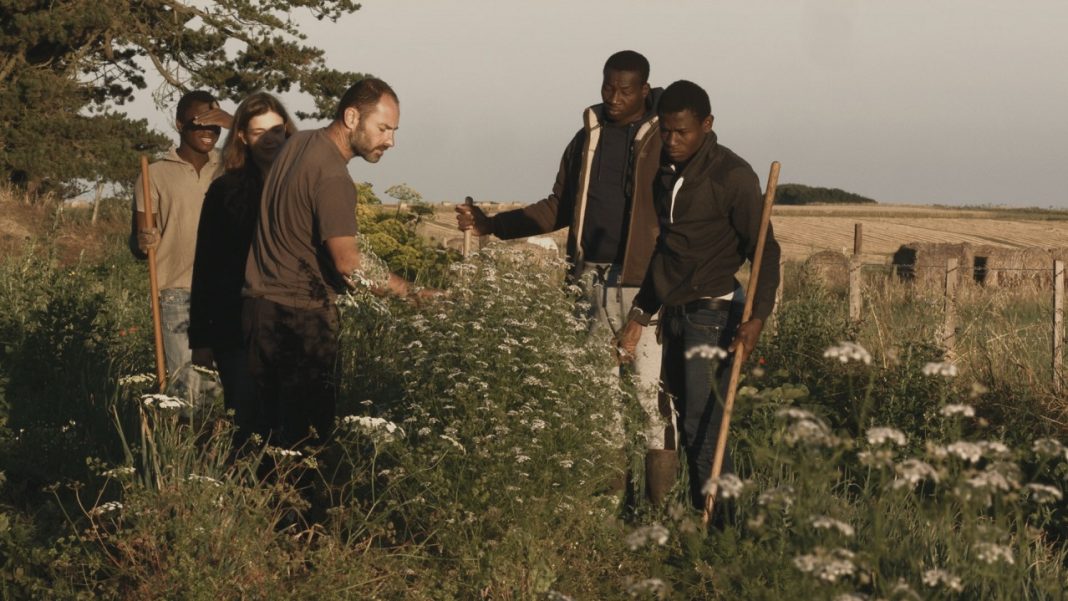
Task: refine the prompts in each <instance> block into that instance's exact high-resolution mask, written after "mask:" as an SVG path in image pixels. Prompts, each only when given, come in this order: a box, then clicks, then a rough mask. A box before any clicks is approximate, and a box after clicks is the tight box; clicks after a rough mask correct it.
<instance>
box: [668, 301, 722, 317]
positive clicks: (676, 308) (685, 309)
mask: <svg viewBox="0 0 1068 601" xmlns="http://www.w3.org/2000/svg"><path fill="white" fill-rule="evenodd" d="M732 304H733V302H732V301H731V300H730V299H725V298H699V299H697V300H695V301H690V302H688V303H686V304H685V305H671V306H668V307H664V315H683V314H686V313H693V312H694V311H730V310H731V305H732Z"/></svg>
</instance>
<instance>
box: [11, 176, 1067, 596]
mask: <svg viewBox="0 0 1068 601" xmlns="http://www.w3.org/2000/svg"><path fill="white" fill-rule="evenodd" d="M367 192H369V193H370V192H371V191H370V190H369V189H368V190H367ZM361 207H363V208H362V209H361V210H366V206H364V203H361ZM408 219H412V218H408ZM367 223H368V222H367V220H364V221H362V222H361V225H364V224H367ZM112 244H113V249H114V253H113V255H111V256H109V257H108V258H107V259H106V260H103V261H100V262H95V261H94V262H83V263H76V264H68V265H65V266H64V265H63V264H61V263H60V262H58V261H56V260H55V257H54V256H52V255H51V254H50V249H49V248H48V247H47V246H44V247H42V246H36V245H35V246H29V247H27V248H25V249H24V251H23V252H22V253H19V254H18V255H11V256H8V257H6V258H5V259H2V260H0V306H2V307H4V311H0V344H2V353H3V356H2V360H0V471H2V472H3V474H4V475H6V478H3V479H0V598H12V599H25V598H47V599H80V598H101V599H158V598H167V599H220V598H223V599H225V598H252V599H256V598H269V599H289V598H315V599H352V598H366V599H435V600H436V599H441V600H445V599H462V600H466V599H478V598H491V599H539V600H540V599H555V600H562V599H607V600H611V599H633V598H644V599H738V598H741V599H786V598H791V599H793V598H796V599H809V598H812V599H841V600H843V601H845V600H851V599H916V598H924V599H1020V598H1026V599H1051V600H1052V599H1059V598H1061V597H1062V596H1063V586H1064V585H1063V583H1064V582H1065V581H1066V579H1068V573H1066V563H1065V562H1066V553H1065V547H1064V541H1065V537H1066V535H1068V521H1066V520H1068V514H1066V513H1065V511H1064V507H1065V506H1064V503H1063V488H1064V482H1065V476H1066V475H1068V455H1066V451H1065V448H1064V446H1063V445H1061V443H1059V442H1057V441H1056V440H1054V439H1053V438H1051V437H1055V436H1057V435H1058V434H1063V430H1058V426H1057V425H1056V423H1055V422H1054V421H1053V419H1054V418H1055V417H1056V415H1057V414H1056V407H1055V405H1054V404H1053V403H1052V401H1051V397H1050V395H1048V394H1047V393H1046V392H1045V391H1044V390H1043V389H1042V388H1041V387H1040V386H1036V385H1034V383H1033V382H1031V383H1028V380H1033V379H1034V374H1032V373H1029V372H1026V371H1021V369H1022V368H1024V367H1025V366H1027V365H1028V364H1031V363H1032V362H1038V361H1039V359H1037V358H1035V359H1031V358H1029V357H1031V355H1026V354H1023V353H1025V352H1026V351H1027V348H1026V347H1028V346H1032V345H1035V344H1036V343H1034V342H1033V341H1032V339H1030V338H1027V337H1026V336H1025V334H1026V332H1027V331H1028V329H1029V328H1032V327H1033V324H1034V323H1035V322H1037V321H1040V320H1043V319H1044V318H1043V317H1042V314H1043V313H1044V311H1045V310H1046V308H1045V307H1044V306H1042V305H1041V304H1040V302H1039V300H1038V299H1039V296H1038V295H1037V293H1033V294H1035V296H1034V297H1033V298H1034V300H1035V303H1034V304H1033V305H1031V304H1028V302H1027V301H1026V298H1027V297H1026V295H1027V294H1032V293H1028V292H1025V293H1023V294H1024V295H1025V296H1023V297H1020V296H1017V297H1014V298H1015V301H1012V300H1010V299H1009V297H1008V296H1006V298H1005V299H998V300H991V298H990V297H989V296H986V295H983V294H980V292H982V291H976V292H975V296H967V295H965V296H963V297H962V307H961V310H960V313H961V315H962V324H972V323H973V322H974V321H977V320H980V319H983V318H980V317H979V316H980V315H986V316H987V317H986V318H985V320H986V322H987V323H984V324H983V328H984V329H982V330H980V329H979V328H978V325H965V326H964V327H965V329H968V330H970V331H974V332H976V335H975V336H974V337H972V336H971V334H968V335H965V336H962V342H961V347H960V350H959V352H960V354H961V356H962V360H961V362H960V364H959V366H960V374H959V375H958V376H956V377H949V376H944V375H939V374H938V373H935V374H933V375H925V373H924V372H925V371H927V372H937V371H941V372H948V371H949V369H950V368H949V367H948V365H947V364H943V363H941V361H942V359H943V357H942V355H941V352H940V351H939V350H938V349H937V348H936V347H935V346H933V345H932V344H931V343H930V340H932V332H931V328H933V327H934V324H936V323H937V311H932V310H931V307H932V302H933V301H932V299H931V298H929V297H928V296H926V293H925V292H923V291H922V290H918V289H904V288H901V287H900V285H898V284H895V283H892V282H891V281H885V282H881V281H880V280H878V276H876V275H870V276H869V277H870V278H871V280H872V281H871V285H870V286H869V288H868V290H869V292H868V293H867V294H868V296H867V299H866V300H867V303H868V304H867V310H866V315H868V317H867V318H866V320H865V322H864V323H863V324H862V325H861V326H857V327H855V326H849V325H847V324H846V322H845V319H844V313H845V306H846V304H845V302H844V296H843V294H842V292H841V291H837V290H828V289H826V288H824V287H821V286H819V285H816V284H814V283H812V282H806V281H802V280H801V279H799V278H797V277H796V276H795V275H794V274H795V273H796V270H794V269H790V270H789V271H788V273H789V274H790V276H789V277H788V282H787V284H788V285H787V288H786V290H785V292H784V295H785V298H786V301H785V302H784V304H783V306H782V308H781V310H780V312H779V313H778V315H777V317H776V319H775V322H774V326H772V327H769V330H768V331H767V332H766V337H765V339H764V341H763V343H762V345H761V347H760V348H758V349H757V351H756V354H755V355H754V361H753V364H752V366H751V367H752V369H750V370H747V373H746V375H745V381H744V382H743V388H742V389H741V391H740V397H739V403H738V405H737V406H736V418H735V422H734V424H733V427H732V447H733V449H734V456H735V459H736V463H737V468H738V476H739V477H738V478H737V479H732V478H724V479H723V480H722V481H721V483H720V491H721V494H722V497H723V498H721V499H720V500H719V501H718V503H717V507H718V509H717V514H716V515H715V516H714V517H715V520H714V521H715V523H716V525H715V528H714V529H713V530H712V531H711V532H710V533H708V534H706V533H704V532H703V531H702V529H701V527H700V525H699V519H700V516H699V514H696V513H694V512H692V511H691V510H689V509H688V508H686V507H685V506H684V505H683V504H682V502H683V500H684V497H685V495H684V492H683V491H684V483H680V486H679V487H678V488H677V489H676V491H675V494H674V495H673V497H672V499H671V502H670V503H669V505H668V507H666V508H663V509H660V508H650V507H647V506H645V505H643V504H633V503H631V502H630V501H627V500H625V499H624V498H623V497H625V498H639V497H640V496H641V494H642V491H641V490H639V489H637V488H635V489H632V490H631V489H628V490H629V493H628V494H620V493H618V492H613V488H612V485H613V483H614V482H615V481H617V480H618V477H619V476H620V475H621V474H622V473H623V471H624V470H625V469H626V468H627V467H628V466H629V467H630V468H631V470H632V471H633V472H634V476H635V478H634V481H635V482H640V481H641V474H640V463H641V462H640V460H639V458H640V455H641V452H642V450H641V448H640V447H639V445H637V444H636V442H635V440H634V437H635V436H636V433H637V432H638V431H639V428H638V425H639V424H638V423H637V422H636V421H635V420H636V417H635V414H636V413H637V412H636V411H634V410H633V409H632V408H630V405H629V403H631V401H630V398H631V397H630V396H629V392H628V386H626V385H624V386H622V387H620V386H619V385H618V384H617V383H616V382H615V381H614V380H613V378H611V377H609V376H608V372H609V370H610V368H611V359H610V353H609V352H608V341H607V340H604V339H590V338H589V336H588V335H587V333H586V331H585V325H584V323H583V321H582V320H581V319H579V318H577V317H576V316H575V313H574V311H573V303H574V301H575V298H576V296H577V294H578V293H577V290H575V289H573V288H569V287H566V286H565V285H563V283H562V282H561V276H560V274H561V272H562V266H561V265H560V264H558V263H556V262H552V261H548V262H547V261H545V260H544V259H539V260H538V261H532V260H531V259H530V256H529V255H524V254H517V253H516V251H514V250H499V251H494V252H489V253H483V254H480V255H478V256H476V257H475V258H473V259H472V260H470V261H469V262H465V263H454V264H453V266H452V267H449V268H445V269H444V271H446V272H447V274H448V275H447V281H448V284H449V286H450V295H449V296H447V297H444V298H440V299H437V300H436V301H433V302H430V303H429V304H424V305H418V306H417V305H411V304H408V303H403V302H392V301H388V300H384V299H380V298H377V297H374V296H373V295H371V294H369V293H367V292H365V291H360V292H358V293H357V294H355V295H354V296H352V297H350V298H347V299H345V300H344V302H343V303H342V307H341V310H342V320H343V362H342V373H343V375H342V393H341V399H340V401H339V411H338V414H339V416H341V418H340V419H339V429H338V434H337V436H336V439H335V440H334V441H333V442H332V443H331V444H329V445H328V446H327V447H326V448H324V449H321V450H319V451H317V452H311V451H309V450H305V452H304V454H302V455H300V456H296V455H291V454H289V453H285V452H283V451H281V450H278V449H270V448H268V449H266V450H264V451H262V452H256V453H251V454H249V455H243V456H239V457H236V458H234V456H233V454H232V453H231V449H230V448H229V430H228V427H227V425H226V422H225V420H223V419H221V416H220V415H219V414H218V411H217V409H216V410H213V411H207V412H203V413H200V414H197V415H196V416H195V418H194V419H193V420H188V419H184V418H182V417H180V415H179V412H177V411H176V410H175V406H174V401H172V400H170V399H166V398H153V397H145V396H142V395H143V393H147V392H149V389H150V388H151V386H150V385H149V384H148V383H147V382H146V379H147V380H150V379H151V378H150V377H149V378H143V377H142V378H139V377H136V374H142V373H144V372H149V371H151V366H152V354H151V342H150V340H151V337H150V333H149V332H150V330H149V327H148V309H147V303H146V302H145V300H144V299H145V297H146V294H147V292H146V288H147V284H146V281H145V280H146V279H147V278H146V277H145V276H144V266H143V264H138V263H135V262H134V261H133V260H132V259H129V258H128V256H127V253H125V251H124V249H123V241H122V240H121V239H120V238H118V237H116V239H114V240H113V241H112ZM790 267H792V266H790ZM880 285H882V287H880ZM999 294H1000V293H999ZM1005 294H1006V295H1008V294H1010V292H1009V291H1006V292H1005ZM1014 307H1015V308H1014ZM1020 307H1024V309H1020ZM1028 307H1030V308H1028ZM998 336H1000V337H1001V339H1011V338H1018V339H1019V346H1018V347H1012V348H1011V349H1010V350H1009V352H1011V353H1020V354H1019V355H1018V356H1017V357H1016V359H1017V360H1016V361H1011V362H1008V361H1003V362H1001V363H999V364H996V369H995V368H994V367H992V368H990V369H989V370H987V369H983V367H982V366H983V364H984V362H991V365H995V364H994V363H992V360H994V359H997V358H998V357H1002V358H1003V355H1002V352H1001V351H1000V350H999V348H998V346H997V345H996V344H992V343H991V340H992V339H993V338H994V337H998ZM843 340H856V341H859V342H860V343H861V344H862V345H863V346H864V347H866V348H867V349H868V350H867V351H865V350H864V349H862V348H857V347H851V346H849V345H841V344H840V342H841V341H843ZM828 349H830V356H827V354H828V353H827V351H828ZM1033 350H1034V349H1033ZM1034 352H1035V353H1036V355H1034V356H1035V357H1037V353H1041V352H1043V351H1041V350H1034ZM1046 352H1048V351H1046ZM984 353H985V354H984ZM984 357H985V358H984ZM131 375H135V377H130V376H131ZM621 408H623V409H622V413H624V415H623V416H622V421H621V422H619V421H617V420H618V419H619V418H618V417H617V415H618V414H619V413H620V411H621ZM972 412H974V415H972ZM617 423H622V424H623V427H624V431H625V433H624V434H622V435H620V434H619V433H618V431H617V426H616V424H617ZM622 446H626V447H627V448H628V449H629V450H630V456H629V458H627V457H624V456H622V455H621V454H620V452H619V450H620V447H622ZM263 464H269V465H274V466H275V467H274V470H273V472H272V473H271V474H269V475H268V476H267V477H266V478H265V477H264V475H265V474H264V470H263V468H262V467H261V466H262V465H263Z"/></svg>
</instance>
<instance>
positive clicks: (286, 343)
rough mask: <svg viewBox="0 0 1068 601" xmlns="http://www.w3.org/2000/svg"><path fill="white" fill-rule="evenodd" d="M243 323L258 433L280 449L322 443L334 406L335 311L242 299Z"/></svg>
mask: <svg viewBox="0 0 1068 601" xmlns="http://www.w3.org/2000/svg"><path fill="white" fill-rule="evenodd" d="M241 321H242V326H243V327H244V332H245V339H246V341H247V344H248V364H249V370H250V372H251V373H252V377H253V379H254V380H255V382H256V397H257V401H256V411H255V416H254V417H253V418H252V419H253V423H255V424H256V426H255V429H256V432H258V433H259V434H260V435H261V436H263V437H264V438H265V439H267V440H268V441H269V442H270V444H273V445H276V446H281V447H295V446H298V445H300V444H302V443H310V444H322V443H323V442H325V441H326V440H327V439H328V438H329V436H330V434H331V431H332V429H333V427H334V414H335V411H336V406H337V382H338V380H337V359H338V331H339V323H338V312H337V307H334V306H331V307H324V308H321V309H296V308H293V307H287V306H285V305H280V304H278V303H274V302H271V301H269V300H267V299H264V298H246V299H245V303H244V306H243V307H242V316H241Z"/></svg>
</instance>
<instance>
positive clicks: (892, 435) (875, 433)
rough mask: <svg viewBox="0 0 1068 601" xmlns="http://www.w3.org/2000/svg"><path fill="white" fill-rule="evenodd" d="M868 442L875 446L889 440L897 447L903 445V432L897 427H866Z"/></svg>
mask: <svg viewBox="0 0 1068 601" xmlns="http://www.w3.org/2000/svg"><path fill="white" fill-rule="evenodd" d="M866 434H867V437H868V443H869V444H873V445H875V446H879V445H882V444H885V443H886V442H887V441H890V442H892V443H894V444H896V445H897V446H899V447H903V446H905V440H906V438H905V433H904V432H902V431H901V430H898V429H897V428H884V427H879V428H868V431H867V433H866Z"/></svg>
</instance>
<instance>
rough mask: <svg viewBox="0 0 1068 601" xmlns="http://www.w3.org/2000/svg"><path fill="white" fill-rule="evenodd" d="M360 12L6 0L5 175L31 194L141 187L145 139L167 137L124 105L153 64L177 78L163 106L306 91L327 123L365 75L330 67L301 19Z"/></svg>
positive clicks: (2, 76) (0, 33)
mask: <svg viewBox="0 0 1068 601" xmlns="http://www.w3.org/2000/svg"><path fill="white" fill-rule="evenodd" d="M358 8H359V5H358V4H357V3H355V2H353V1H352V0H325V1H323V0H291V1H289V2H277V1H275V0H253V1H248V0H212V1H210V2H198V3H195V4H194V3H188V2H134V3H131V2H126V1H119V0H96V1H94V2H90V3H87V2H82V1H78V0H59V1H55V0H49V1H45V0H28V1H21V2H2V3H0V20H2V21H3V22H4V23H5V26H4V27H3V29H0V57H3V58H2V59H0V124H2V127H0V129H2V131H3V134H2V135H0V175H2V176H3V178H4V181H7V182H11V183H15V184H17V185H20V186H24V187H25V188H27V189H28V190H30V192H31V193H35V192H38V191H42V192H43V191H59V192H62V193H69V192H71V191H72V189H71V186H72V185H73V184H74V183H75V182H76V180H88V181H91V182H97V181H112V182H119V183H126V182H129V181H132V180H133V178H134V177H135V175H136V169H137V155H136V152H135V151H134V150H133V148H132V146H133V144H134V143H137V142H152V143H157V144H159V143H163V142H164V140H165V139H164V138H163V136H161V135H160V134H158V133H155V132H150V131H149V130H148V126H147V123H146V122H145V121H143V120H141V121H135V120H131V119H129V118H128V117H126V116H125V115H124V114H123V113H122V112H120V110H119V107H121V106H122V105H123V104H125V103H126V102H129V101H130V100H131V99H132V98H133V97H134V94H136V93H138V92H139V91H140V92H141V93H144V92H143V90H145V88H146V87H147V85H148V84H147V82H146V66H148V65H151V66H152V67H151V68H152V69H153V71H154V73H155V74H157V75H159V76H160V77H162V79H163V80H164V81H165V82H166V85H167V88H166V93H165V94H164V95H163V96H164V98H161V99H160V100H164V99H166V100H173V99H174V98H175V96H174V93H175V92H176V91H185V90H191V89H196V88H207V89H209V90H211V91H213V92H215V93H217V94H219V95H220V96H221V97H222V98H227V99H232V100H240V99H241V98H243V97H244V96H245V95H247V94H248V93H249V92H251V91H254V90H259V89H266V90H277V91H287V90H289V89H291V88H292V87H294V86H299V88H300V89H301V91H303V92H305V93H307V94H309V95H310V96H311V97H312V98H314V99H315V102H316V110H315V112H314V115H315V116H317V117H322V116H326V115H330V114H332V111H333V108H334V104H335V103H336V101H337V98H338V97H340V95H341V93H342V92H343V91H344V90H345V88H347V87H348V86H349V85H350V84H351V83H352V81H353V79H354V78H355V77H356V74H353V73H343V72H339V71H335V70H333V69H329V68H327V67H326V64H325V61H324V56H323V51H322V50H320V49H318V48H315V47H312V46H307V45H305V44H304V39H305V37H304V35H303V34H302V33H301V32H300V31H299V30H298V29H297V27H296V26H295V25H294V22H293V20H292V19H291V18H290V13H291V12H292V11H294V10H301V9H307V10H310V11H312V14H314V15H316V16H317V17H319V18H327V19H331V20H336V19H337V18H338V17H340V16H341V15H343V14H347V13H351V12H353V11H355V10H357V9H358ZM168 104H173V103H170V102H169V103H168ZM172 108H173V107H168V110H171V109H172ZM303 116H306V115H302V117H303ZM56 149H64V152H56Z"/></svg>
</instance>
